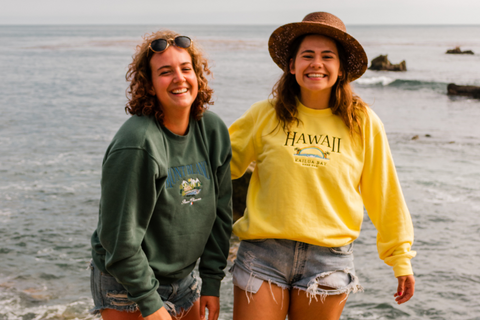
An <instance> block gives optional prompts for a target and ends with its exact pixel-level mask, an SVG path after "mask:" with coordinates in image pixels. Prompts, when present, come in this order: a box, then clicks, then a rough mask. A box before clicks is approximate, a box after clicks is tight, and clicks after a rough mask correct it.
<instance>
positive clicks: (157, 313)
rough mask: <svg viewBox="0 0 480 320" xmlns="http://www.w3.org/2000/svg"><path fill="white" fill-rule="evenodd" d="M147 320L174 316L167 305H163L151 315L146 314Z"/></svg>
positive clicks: (168, 319) (165, 318) (167, 319)
mask: <svg viewBox="0 0 480 320" xmlns="http://www.w3.org/2000/svg"><path fill="white" fill-rule="evenodd" d="M145 320H172V317H171V316H170V314H169V313H168V311H167V309H165V307H161V308H160V309H158V310H157V311H155V312H154V313H152V314H151V315H149V316H146V317H145Z"/></svg>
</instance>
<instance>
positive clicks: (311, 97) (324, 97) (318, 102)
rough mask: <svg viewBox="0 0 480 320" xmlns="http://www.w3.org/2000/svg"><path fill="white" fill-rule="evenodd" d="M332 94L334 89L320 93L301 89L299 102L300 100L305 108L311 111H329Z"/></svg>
mask: <svg viewBox="0 0 480 320" xmlns="http://www.w3.org/2000/svg"><path fill="white" fill-rule="evenodd" d="M331 92H332V88H328V89H325V90H323V91H320V92H312V91H307V90H302V88H300V94H299V96H298V100H300V102H301V103H302V104H303V105H304V106H305V107H307V108H310V109H327V108H329V107H330V94H331Z"/></svg>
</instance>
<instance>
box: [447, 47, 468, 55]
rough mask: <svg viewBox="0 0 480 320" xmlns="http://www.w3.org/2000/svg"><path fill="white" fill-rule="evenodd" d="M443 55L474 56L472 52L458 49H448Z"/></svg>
mask: <svg viewBox="0 0 480 320" xmlns="http://www.w3.org/2000/svg"><path fill="white" fill-rule="evenodd" d="M445 53H448V54H474V53H473V51H472V50H465V51H462V50H460V47H455V49H449V50H447V52H445Z"/></svg>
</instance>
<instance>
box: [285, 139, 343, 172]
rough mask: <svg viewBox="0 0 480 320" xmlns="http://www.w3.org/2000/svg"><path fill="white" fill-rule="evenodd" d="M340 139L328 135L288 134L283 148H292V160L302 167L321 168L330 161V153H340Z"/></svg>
mask: <svg viewBox="0 0 480 320" xmlns="http://www.w3.org/2000/svg"><path fill="white" fill-rule="evenodd" d="M341 140H342V139H341V138H338V137H333V136H329V135H315V134H306V133H298V132H295V131H294V132H290V131H289V132H288V133H287V137H286V140H285V144H284V146H285V147H294V149H293V151H294V153H293V158H294V161H295V163H296V164H299V165H301V166H302V167H312V168H318V167H323V166H326V165H327V164H328V162H329V161H330V155H331V154H332V153H341V151H340V148H341V143H340V142H341Z"/></svg>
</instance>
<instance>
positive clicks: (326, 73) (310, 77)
mask: <svg viewBox="0 0 480 320" xmlns="http://www.w3.org/2000/svg"><path fill="white" fill-rule="evenodd" d="M290 73H291V74H294V75H295V79H296V80H297V83H298V85H299V86H300V95H301V96H305V95H310V96H311V95H328V97H330V92H331V89H332V87H333V86H334V85H335V83H336V82H337V78H338V77H339V76H341V75H342V72H341V70H340V59H339V55H338V50H337V45H336V44H335V41H333V40H332V39H330V38H328V37H325V36H321V35H308V36H306V37H305V38H304V39H303V41H302V43H301V44H300V47H299V49H298V51H297V54H296V56H295V60H293V59H292V60H290Z"/></svg>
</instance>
